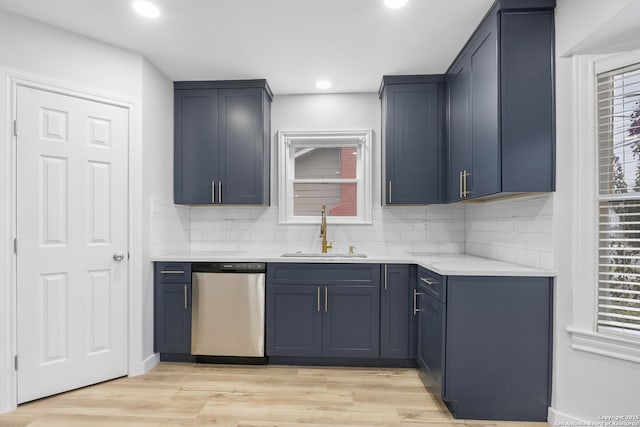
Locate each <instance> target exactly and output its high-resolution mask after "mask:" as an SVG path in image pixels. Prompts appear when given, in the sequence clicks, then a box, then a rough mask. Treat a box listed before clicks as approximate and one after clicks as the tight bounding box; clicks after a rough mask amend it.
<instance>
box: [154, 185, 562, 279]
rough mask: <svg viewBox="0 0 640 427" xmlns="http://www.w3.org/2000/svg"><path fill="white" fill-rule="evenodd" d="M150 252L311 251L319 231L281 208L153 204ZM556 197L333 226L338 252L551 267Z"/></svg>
mask: <svg viewBox="0 0 640 427" xmlns="http://www.w3.org/2000/svg"><path fill="white" fill-rule="evenodd" d="M154 203H155V205H154V209H153V210H152V211H153V218H152V221H153V222H152V228H153V239H152V244H153V253H154V254H156V255H162V254H167V253H172V252H183V251H188V250H191V251H223V252H235V253H240V252H263V251H264V252H265V253H269V254H273V253H276V254H277V253H280V252H296V251H302V252H314V251H319V249H320V238H319V237H318V235H319V224H303V225H292V224H279V223H278V207H277V206H271V207H230V206H217V207H207V206H182V205H174V204H173V203H172V202H171V201H165V202H158V201H155V202H154ZM552 216H553V195H552V194H545V195H535V196H528V197H522V198H514V199H503V200H497V201H490V202H483V203H465V204H452V205H432V206H420V207H385V208H382V207H379V206H378V207H374V210H373V224H370V225H330V226H329V240H333V244H334V248H333V249H332V250H333V251H335V252H347V251H348V248H349V246H355V250H356V252H367V253H385V252H388V251H396V252H446V253H463V252H466V253H469V254H472V255H478V256H484V257H488V258H494V259H499V260H503V261H509V262H515V263H518V264H524V265H529V266H533V267H541V268H548V269H553V268H554V261H553V242H552Z"/></svg>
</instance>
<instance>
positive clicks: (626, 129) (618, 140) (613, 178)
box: [598, 70, 640, 195]
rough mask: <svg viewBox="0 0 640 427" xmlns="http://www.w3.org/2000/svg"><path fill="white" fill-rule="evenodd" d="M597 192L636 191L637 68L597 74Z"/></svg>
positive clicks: (639, 173) (639, 174)
mask: <svg viewBox="0 0 640 427" xmlns="http://www.w3.org/2000/svg"><path fill="white" fill-rule="evenodd" d="M598 159H599V179H600V194H603V195H604V194H620V193H628V192H638V191H640V70H632V71H627V72H621V73H620V74H615V75H604V76H600V77H599V78H598Z"/></svg>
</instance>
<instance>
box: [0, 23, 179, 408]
mask: <svg viewBox="0 0 640 427" xmlns="http://www.w3.org/2000/svg"><path fill="white" fill-rule="evenodd" d="M8 74H19V75H20V76H21V77H30V78H32V79H34V80H38V81H40V80H44V81H45V82H46V83H56V84H60V85H62V86H64V87H66V88H70V89H75V90H79V91H83V92H88V93H92V94H96V95H103V96H106V97H111V98H114V97H115V98H118V99H121V100H126V101H130V102H132V103H134V104H135V107H134V114H133V117H132V123H131V125H132V126H133V129H134V131H133V132H134V140H133V141H131V144H132V146H133V149H134V152H135V153H136V156H135V159H134V162H135V161H140V163H139V164H138V165H134V168H133V171H134V176H133V177H132V178H133V179H134V180H135V181H136V182H135V185H136V189H135V190H136V193H135V196H136V197H135V199H134V206H132V209H133V211H134V212H135V213H136V214H137V215H138V218H139V223H138V224H136V223H134V224H131V226H132V227H135V228H137V227H138V226H139V224H141V223H142V214H143V213H142V211H143V210H144V211H145V213H144V215H146V218H145V220H146V222H147V223H149V222H150V212H149V210H150V208H149V206H150V203H149V201H148V198H149V197H150V195H151V194H154V193H155V192H156V191H158V192H160V193H162V192H166V191H167V189H166V187H165V184H166V183H165V180H166V178H165V177H164V176H161V175H162V173H161V171H159V170H158V169H154V166H153V162H157V164H158V165H163V166H166V165H168V164H170V158H171V151H166V150H165V148H166V147H167V146H170V145H171V140H172V137H171V123H170V119H171V116H172V114H171V113H170V111H171V105H172V103H171V101H170V100H171V87H170V85H169V83H168V81H167V79H166V78H164V77H163V76H161V74H160V73H159V72H157V71H156V70H153V68H152V67H151V66H150V65H149V64H145V65H144V78H145V79H147V82H146V84H145V85H144V87H143V84H142V82H143V58H142V57H141V56H140V55H137V54H134V53H131V52H128V51H124V50H122V49H118V48H115V47H112V46H109V45H106V44H103V43H100V42H97V41H95V40H92V39H89V38H85V37H82V36H79V35H76V34H73V33H70V32H67V31H63V30H59V29H56V28H54V27H51V26H48V25H45V24H42V23H39V22H37V21H33V20H30V19H26V18H22V17H19V16H16V15H12V14H8V13H6V12H3V11H0V77H1V78H2V82H1V84H0V132H1V133H0V135H2V136H1V137H0V141H2V143H1V145H0V156H1V157H0V200H2V209H1V210H0V223H1V224H2V225H1V227H2V229H1V237H2V245H1V246H0V262H1V263H2V265H1V267H2V268H1V269H0V413H1V412H4V411H6V410H9V409H11V408H12V403H11V402H12V400H13V398H12V397H11V396H13V395H14V393H15V382H13V381H14V371H13V357H12V354H13V351H14V349H15V347H14V343H15V337H14V336H13V328H12V327H11V325H12V322H13V319H14V317H13V316H14V315H15V313H14V311H13V298H14V287H13V284H14V277H13V275H12V270H13V262H12V259H13V258H12V251H11V241H12V238H13V237H14V236H13V233H14V231H13V230H11V222H12V212H11V209H10V204H11V194H12V191H13V187H14V183H13V182H12V181H11V179H12V178H11V177H12V173H11V171H12V170H13V160H12V156H13V153H12V151H11V136H10V132H9V131H8V129H9V126H8V122H7V119H8V118H9V117H10V116H9V114H8V112H7V108H11V106H10V105H8V102H9V100H8V97H9V94H8V93H6V84H5V83H6V78H7V75H8ZM143 92H144V93H143ZM143 97H144V98H145V101H146V102H148V103H149V108H148V109H147V111H146V112H145V122H144V125H145V129H144V130H145V131H146V132H149V133H150V134H151V135H149V137H148V138H146V139H145V148H144V150H145V152H148V153H149V154H148V155H149V156H152V157H153V160H151V159H150V160H149V162H147V168H146V172H145V178H146V181H145V183H144V184H143V183H142V179H141V178H142V170H141V168H140V166H141V165H142V162H141V156H142V150H143V147H142V145H141V141H142V132H143V129H142V123H141V118H142V117H141V115H139V113H140V111H141V110H140V109H141V105H140V104H141V99H142V98H143ZM158 127H159V128H158ZM156 128H158V131H157V132H156V131H155V129H156ZM160 129H162V132H169V133H168V136H167V134H166V133H163V135H160V134H159V133H160ZM155 144H157V146H156V145H155ZM168 159H169V160H168ZM166 170H169V171H170V170H171V168H170V166H169V169H166ZM159 176H161V178H160V179H158V181H159V182H158V184H157V186H153V185H152V184H151V183H152V182H154V181H155V180H156V178H158V177H159ZM145 186H148V187H149V188H146V187H145ZM161 187H162V188H161ZM159 188H161V189H160V190H158V189H159ZM169 188H170V187H169ZM168 191H170V190H168ZM143 196H144V198H143ZM145 198H146V199H147V200H145ZM142 234H143V232H141V233H140V234H135V236H137V237H136V239H135V242H134V247H131V248H130V250H131V251H132V257H133V259H132V263H131V265H132V266H133V265H135V266H138V269H140V268H141V267H142V263H141V261H142V260H141V257H140V255H141V253H142V247H141V243H140V238H139V237H140V236H141V235H142ZM144 238H145V239H146V243H145V244H146V247H147V248H148V240H149V238H150V237H149V232H148V230H147V231H146V233H145V234H144ZM136 250H138V251H139V252H138V253H136V252H135V251H136ZM145 257H147V264H146V267H148V265H149V264H148V249H147V250H146V254H145ZM147 270H148V268H147V269H145V271H147ZM134 273H135V277H136V280H134V281H133V283H131V286H133V289H134V292H135V293H136V295H138V297H140V298H141V297H142V296H144V297H145V298H148V294H149V287H148V282H147V283H146V285H145V286H144V287H142V286H141V283H142V273H141V272H140V271H139V270H138V271H137V272H134ZM146 275H147V278H148V273H146ZM149 307H150V306H149V304H146V305H145V311H144V321H145V323H144V329H145V330H144V331H143V330H142V328H143V324H142V320H141V319H140V318H138V319H132V322H134V326H135V329H136V333H137V334H138V337H139V338H138V339H135V338H134V339H133V340H132V341H133V342H139V343H140V344H139V346H140V348H136V349H134V350H135V351H137V352H138V353H137V356H136V357H134V359H133V360H132V362H133V363H132V364H130V370H132V371H136V372H138V373H139V372H140V371H141V370H142V368H143V367H144V365H143V360H142V359H143V357H142V346H143V344H144V347H145V351H146V355H148V353H149V351H150V344H149V343H150V336H151V331H152V330H153V329H152V328H150V326H149V325H150V324H149V322H150V317H149V310H150V309H149ZM133 311H134V312H138V313H140V312H142V308H141V307H137V308H134V310H133ZM140 317H142V316H140ZM143 336H144V339H143V338H142V337H143ZM143 341H144V342H143ZM132 365H133V366H132Z"/></svg>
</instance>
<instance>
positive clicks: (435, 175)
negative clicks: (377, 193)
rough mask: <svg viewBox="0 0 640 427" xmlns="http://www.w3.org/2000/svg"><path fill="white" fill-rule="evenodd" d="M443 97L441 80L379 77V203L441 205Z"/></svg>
mask: <svg viewBox="0 0 640 427" xmlns="http://www.w3.org/2000/svg"><path fill="white" fill-rule="evenodd" d="M445 94H446V92H445V84H444V76H384V77H383V80H382V87H381V89H380V99H381V101H382V146H383V148H382V153H383V156H382V163H383V165H382V201H383V204H385V205H416V204H431V203H441V202H442V201H443V200H444V195H443V187H444V185H443V184H444V167H443V165H444V123H445V105H446V99H445Z"/></svg>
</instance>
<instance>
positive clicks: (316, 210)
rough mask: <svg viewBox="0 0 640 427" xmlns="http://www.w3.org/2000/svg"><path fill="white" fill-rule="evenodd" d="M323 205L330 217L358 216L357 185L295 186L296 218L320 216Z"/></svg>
mask: <svg viewBox="0 0 640 427" xmlns="http://www.w3.org/2000/svg"><path fill="white" fill-rule="evenodd" d="M322 205H326V206H327V215H328V216H357V215H358V186H357V184H300V183H296V184H293V215H294V216H320V210H321V209H322Z"/></svg>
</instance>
